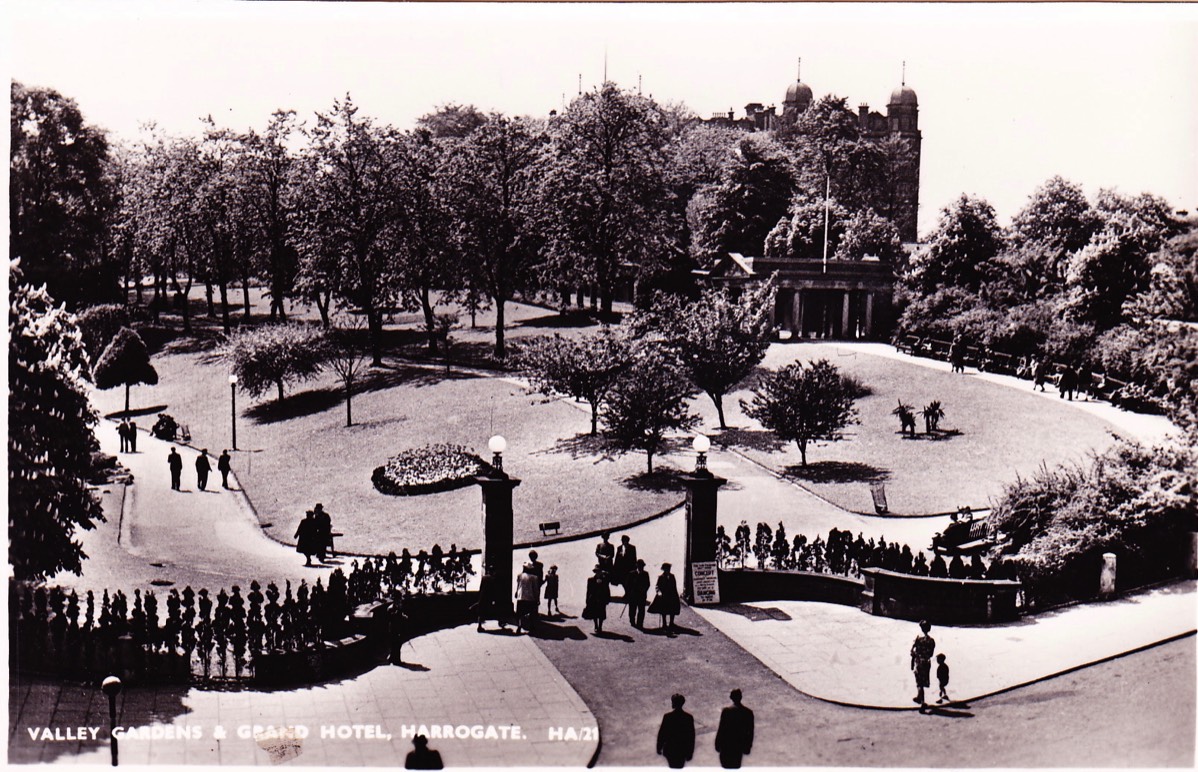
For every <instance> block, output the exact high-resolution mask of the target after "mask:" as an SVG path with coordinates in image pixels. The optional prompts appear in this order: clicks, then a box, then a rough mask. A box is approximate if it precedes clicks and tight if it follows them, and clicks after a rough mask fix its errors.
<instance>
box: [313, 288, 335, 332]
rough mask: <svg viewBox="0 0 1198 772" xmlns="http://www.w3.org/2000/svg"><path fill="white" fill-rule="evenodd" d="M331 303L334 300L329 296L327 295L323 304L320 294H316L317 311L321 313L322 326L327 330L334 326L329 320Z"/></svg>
mask: <svg viewBox="0 0 1198 772" xmlns="http://www.w3.org/2000/svg"><path fill="white" fill-rule="evenodd" d="M331 302H332V298H330V297H329V296H328V295H325V296H324V302H323V303H321V302H320V293H319V292H317V293H316V310H318V311H320V326H321V327H323V328H325V329H326V330H327V329H329V327H330V326H331V325H332V322H331V321H330V320H329V304H330V303H331Z"/></svg>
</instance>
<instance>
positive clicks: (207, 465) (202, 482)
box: [196, 448, 212, 490]
mask: <svg viewBox="0 0 1198 772" xmlns="http://www.w3.org/2000/svg"><path fill="white" fill-rule="evenodd" d="M211 471H212V461H211V460H210V459H209V458H208V449H207V448H204V450H202V451H200V457H199V458H197V459H196V487H198V488H199V489H200V490H204V489H205V488H207V487H208V473H209V472H211Z"/></svg>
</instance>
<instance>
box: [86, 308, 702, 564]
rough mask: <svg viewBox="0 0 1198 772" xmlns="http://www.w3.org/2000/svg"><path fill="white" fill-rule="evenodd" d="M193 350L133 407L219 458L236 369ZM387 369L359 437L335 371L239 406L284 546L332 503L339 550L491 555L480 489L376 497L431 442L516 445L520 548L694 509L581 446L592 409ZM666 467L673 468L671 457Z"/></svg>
mask: <svg viewBox="0 0 1198 772" xmlns="http://www.w3.org/2000/svg"><path fill="white" fill-rule="evenodd" d="M255 300H258V302H259V303H260V302H261V301H260V299H258V298H255ZM259 307H262V308H264V306H258V305H257V304H256V308H259ZM556 316H557V315H556V314H554V313H553V312H550V311H545V310H544V309H540V308H536V307H531V306H524V305H509V306H508V319H509V324H513V325H519V326H517V327H515V328H514V329H513V330H512V331H511V336H510V337H511V338H512V339H518V338H520V337H522V336H527V335H534V334H537V335H539V334H545V333H546V332H548V331H549V330H550V329H552V328H554V327H555V326H558V325H557V322H556ZM492 319H493V316H489V315H486V314H483V315H480V317H479V323H480V327H479V329H476V330H469V329H466V330H460V331H458V333H457V335H458V336H460V338H461V339H462V345H463V346H466V345H470V346H475V347H480V348H481V347H485V346H487V345H488V344H489V343H490V342H491V341H493V337H492V336H493V328H492V327H490V326H489V324H490V323H492ZM418 323H419V317H418V316H416V315H407V314H397V315H396V327H391V328H389V329H390V330H391V331H392V332H395V331H396V329H397V328H398V327H399V326H400V325H404V326H408V327H411V326H413V325H416V324H418ZM467 325H468V320H467ZM193 348H205V347H204V346H200V347H197V346H193V345H190V344H188V343H187V342H186V341H180V343H179V345H173V346H167V349H166V350H165V351H163V352H162V353H159V354H158V355H156V356H155V358H154V364H155V367H157V369H158V372H159V376H160V380H159V384H158V385H157V386H152V387H150V386H141V387H135V388H134V390H133V403H132V407H133V409H134V410H135V411H136V410H138V409H139V408H140V409H142V410H148V409H150V408H154V409H153V410H148V414H147V415H145V416H144V417H141V418H139V419H138V423H139V425H140V426H141V427H142V428H144V429H148V428H149V427H150V425H152V424H153V422H154V413H156V412H160V411H165V412H169V413H171V414H172V415H173V416H175V418H176V419H177V420H179V421H180V422H181V423H184V424H186V425H188V427H189V428H190V430H191V432H192V436H193V440H192V444H193V445H196V446H197V447H206V448H208V449H209V451H210V453H211V454H213V455H216V454H219V452H220V450H221V449H222V448H224V447H228V445H229V444H230V397H229V386H228V382H227V378H228V371H227V369H226V368H225V366H224V365H223V363H221V362H219V361H214V360H213V358H212V356H211V347H210V346H209V347H206V350H203V351H189V350H188V349H193ZM385 364H386V366H385V367H384V368H374V369H370V370H369V371H368V372H367V379H368V381H367V382H366V383H364V384H363V386H362V387H360V388H361V390H360V392H359V393H357V394H355V396H354V398H353V413H354V421H355V425H354V426H352V427H346V426H345V404H344V396H343V393H342V392H341V390H340V388H339V384H338V382H337V381H336V379H335V377H333V376H332V375H331V374H328V373H326V374H324V375H322V377H321V378H320V379H318V380H316V381H312V382H308V383H304V384H299V385H297V386H294V387H292V388H289V389H288V392H287V394H288V396H287V398H286V399H285V400H284V402H283V403H281V404H280V403H276V402H274V400H273V398H272V396H273V395H269V394H268V395H266V397H264V398H263V399H262V400H259V401H253V400H250V399H249V397H248V396H246V395H245V394H242V393H239V394H238V395H237V407H238V418H237V438H238V446H239V448H241V451H240V452H237V453H234V454H233V467H234V471H235V472H236V474H237V475H238V478H239V479H240V480H241V482H242V484H243V485H244V486H245V488H246V491H247V492H248V494H249V496H250V499H251V501H252V502H253V503H254V505H255V508H256V509H257V510H258V516H259V519H260V520H261V521H262V522H263V523H264V524H267V523H269V524H271V525H270V527H269V528H268V529H267V532H268V533H270V534H271V535H273V536H274V537H275V538H278V539H280V540H283V541H289V542H290V541H293V539H292V534H293V533H294V532H295V526H296V524H297V523H298V521H299V519H300V518H301V517H302V516H303V513H304V511H305V510H306V509H309V508H311V507H312V505H313V504H315V503H316V502H318V501H319V502H322V503H323V504H324V505H325V508H326V509H327V510H329V512H330V513H331V514H332V516H333V523H334V528H335V530H337V531H339V532H341V533H344V534H345V536H344V537H342V538H341V539H339V540H338V548H339V549H344V550H346V551H350V552H363V553H374V554H378V553H386V552H387V551H389V550H396V551H398V550H399V549H402V548H403V547H408V548H410V549H412V550H413V551H415V550H417V549H421V548H428V547H431V546H432V545H433V544H434V543H440V544H441V546H442V547H443V548H446V549H448V547H449V545H450V544H451V543H454V544H457V545H458V546H459V547H470V548H477V547H479V546H481V542H482V511H481V495H480V492H479V490H478V489H477V488H475V487H470V488H464V489H461V490H457V491H450V492H446V493H436V494H428V495H424V496H412V497H397V496H388V495H385V494H382V493H379V492H378V491H376V490H375V488H374V486H373V485H372V484H371V481H370V475H371V472H372V471H373V470H374V468H375V467H377V466H381V465H382V464H383V463H385V462H386V460H387V458H388V457H389V456H391V455H393V454H394V453H397V452H399V451H400V450H403V449H405V448H410V447H415V446H419V445H423V444H426V443H436V442H452V443H457V444H461V445H465V446H467V447H470V448H473V449H474V450H475V451H476V452H478V453H479V454H480V455H482V456H483V457H484V458H489V455H490V454H489V452H488V451H487V448H486V445H487V440H488V438H489V437H490V436H491V435H492V434H496V433H499V434H503V435H504V436H505V437H506V438H507V439H508V451H507V452H506V453H505V454H504V467H505V469H506V470H507V471H508V472H509V474H512V475H513V476H515V477H519V478H520V479H521V480H523V483H522V484H521V486H520V487H519V488H517V489H516V490H515V492H514V497H513V503H514V509H515V524H514V530H515V538H516V540H517V541H531V540H534V539H538V538H540V535H541V534H540V531H539V530H538V529H537V525H538V523H541V522H545V521H560V522H561V524H562V533H563V534H569V533H582V532H585V531H590V530H594V529H596V528H601V527H608V526H610V527H613V528H616V527H618V526H619V525H620V524H624V523H630V522H633V521H635V520H638V519H641V518H643V517H645V516H648V515H650V514H653V513H656V512H659V511H662V510H665V509H668V508H670V507H671V506H673V505H675V504H677V503H678V502H680V501H681V500H682V498H683V497H684V494H683V493H681V492H680V491H679V490H678V489H677V487H676V486H674V485H672V484H671V483H670V480H669V479H668V476H667V477H666V478H665V479H662V477H660V476H659V477H654V478H648V479H646V478H645V477H644V476H643V475H642V473H643V471H644V469H645V458H644V456H643V455H640V454H637V455H629V456H624V457H616V458H609V457H607V456H605V454H604V453H603V451H602V449H601V448H599V447H598V446H597V445H596V443H594V442H593V441H592V440H591V438H589V437H587V436H586V435H585V434H580V433H585V432H587V431H588V430H589V428H590V422H589V412H588V411H587V410H583V409H579V408H576V407H575V406H572V405H570V404H567V403H565V402H562V401H559V400H547V399H545V398H543V397H541V396H539V395H535V394H528V393H526V392H525V391H524V390H523V389H522V388H521V387H520V386H518V385H517V384H515V383H513V382H511V381H510V380H508V379H505V378H499V377H477V376H473V375H467V374H464V373H461V372H457V371H454V372H451V374H450V375H448V376H446V375H445V373H444V369H443V368H441V367H439V366H438V367H433V366H421V365H404V364H400V363H396V362H395V361H393V360H387V361H386V363H385ZM123 398H124V392H123V389H113V390H109V391H103V392H96V393H95V401H96V403H97V406H98V407H99V409H100V411H101V412H102V413H109V412H113V411H117V410H120V409H122V408H123ZM581 407H583V408H585V406H581ZM163 463H166V461H165V459H164V460H163ZM657 463H662V464H664V465H668V464H669V463H670V461H669V457H668V456H667V458H665V459H661V460H660V462H658V461H657V460H656V459H655V467H656V466H657ZM683 463H689V462H688V461H685V460H684V459H682V458H679V459H678V463H677V464H676V465H681V464H683ZM187 473H188V472H187V471H185V474H187Z"/></svg>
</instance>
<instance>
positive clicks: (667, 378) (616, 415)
mask: <svg viewBox="0 0 1198 772" xmlns="http://www.w3.org/2000/svg"><path fill="white" fill-rule="evenodd" d="M692 393H693V392H692V389H691V385H690V381H689V380H688V379H687V377H686V375H685V374H683V373H682V371H681V369H680V368H679V366H678V365H677V363H676V362H675V361H674V359H673V357H671V356H669V355H668V354H666V353H665V352H664V351H662V350H661V349H660V348H658V347H656V346H653V345H644V346H641V347H639V350H638V351H637V353H636V354H635V355H634V356H633V358H632V360H631V361H630V363H629V366H628V369H627V370H625V371H624V373H623V375H622V376H621V377H620V378H619V380H618V381H616V384H615V387H614V388H613V389H612V390H611V393H610V395H609V396H608V399H607V404H606V405H605V406H604V408H603V425H604V427H605V429H606V434H607V437H608V439H609V441H610V442H611V443H612V445H613V446H614V447H616V448H617V449H619V450H621V451H625V452H627V451H632V450H643V451H645V454H646V456H647V464H648V466H647V471H648V472H649V473H652V472H653V457H654V456H655V455H657V454H658V453H660V452H661V450H662V448H663V447H664V446H665V441H666V434H667V433H668V432H670V431H679V430H683V429H689V428H690V427H692V426H694V425H695V424H696V423H697V422H698V420H699V419H698V417H697V416H695V415H693V414H691V412H690V409H689V408H688V401H689V399H690V396H691V394H692Z"/></svg>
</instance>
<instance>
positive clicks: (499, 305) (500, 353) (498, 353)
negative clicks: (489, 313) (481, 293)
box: [494, 298, 507, 361]
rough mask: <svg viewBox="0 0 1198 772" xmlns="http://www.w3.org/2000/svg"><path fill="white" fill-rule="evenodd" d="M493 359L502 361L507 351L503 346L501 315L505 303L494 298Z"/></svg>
mask: <svg viewBox="0 0 1198 772" xmlns="http://www.w3.org/2000/svg"><path fill="white" fill-rule="evenodd" d="M494 300H495V358H496V359H498V360H500V361H502V360H503V358H504V357H505V356H507V349H505V348H504V345H503V314H504V305H505V304H506V302H507V301H505V300H504V299H503V298H495V299H494Z"/></svg>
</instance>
